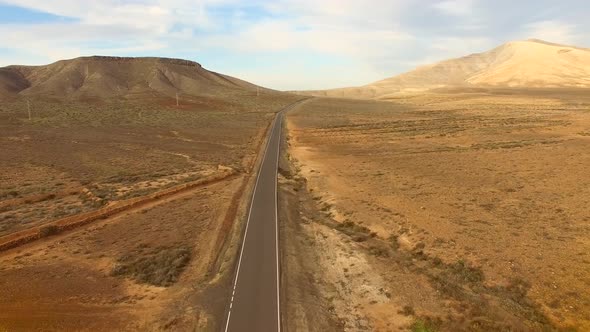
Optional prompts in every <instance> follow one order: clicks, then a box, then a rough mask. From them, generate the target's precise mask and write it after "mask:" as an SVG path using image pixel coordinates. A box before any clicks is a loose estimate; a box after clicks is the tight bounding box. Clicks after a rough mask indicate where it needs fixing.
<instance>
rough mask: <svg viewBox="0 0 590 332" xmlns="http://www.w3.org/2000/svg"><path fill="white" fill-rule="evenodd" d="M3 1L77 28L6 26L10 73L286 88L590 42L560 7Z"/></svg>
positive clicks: (399, 0)
mask: <svg viewBox="0 0 590 332" xmlns="http://www.w3.org/2000/svg"><path fill="white" fill-rule="evenodd" d="M2 4H4V6H17V7H19V8H27V9H29V10H33V11H36V12H43V13H48V14H52V15H55V16H57V17H65V18H67V19H65V20H55V21H44V22H38V23H35V22H31V21H30V20H29V21H27V20H23V22H22V23H19V22H18V20H11V23H10V24H6V23H4V24H2V23H1V22H0V35H1V36H3V45H5V46H4V47H5V48H9V50H10V52H3V53H4V54H2V56H1V57H0V65H7V64H12V63H22V62H26V64H41V63H47V62H50V61H55V60H59V59H63V58H72V57H76V56H81V55H92V54H104V55H107V54H108V55H120V56H169V57H184V58H188V59H191V60H195V61H197V62H200V63H202V64H203V65H204V66H205V67H210V66H209V63H211V64H215V67H213V68H211V69H213V70H216V71H219V72H224V73H228V74H233V75H238V76H240V78H243V79H246V80H254V81H256V82H257V83H260V84H263V85H267V86H270V87H273V88H278V89H281V88H285V89H305V88H311V87H313V88H330V87H337V86H340V85H361V84H366V83H369V82H370V81H373V80H378V79H382V78H385V77H389V76H393V75H395V74H398V73H401V72H403V71H407V70H410V69H412V68H413V67H415V66H416V65H419V64H424V63H426V62H435V61H440V60H444V59H446V58H449V57H457V56H462V55H465V54H469V53H473V52H481V51H485V50H487V49H489V48H492V47H494V46H496V45H498V44H501V43H502V42H505V41H508V40H510V39H522V38H530V37H536V38H540V39H545V40H548V41H554V42H561V43H583V42H584V41H586V42H590V40H588V39H589V38H588V37H584V34H583V32H585V31H587V30H588V29H589V28H590V26H589V25H588V24H589V23H586V19H585V17H584V15H579V12H584V11H583V10H579V8H578V7H579V6H570V7H571V8H569V7H568V8H564V7H563V6H555V5H553V3H552V2H551V1H549V0H538V1H535V2H533V1H532V0H531V1H522V2H513V0H511V1H508V0H498V1H494V2H485V1H479V0H442V1H433V0H432V1H420V2H418V1H411V0H367V1H358V0H321V1H318V0H250V1H247V2H245V1H243V0H96V1H77V0H76V1H74V0H52V1H47V0H0V9H1V6H2ZM506 6H510V8H511V10H510V12H508V13H507V12H506ZM535 8H539V10H535ZM576 8H578V10H576ZM541 9H542V10H541ZM582 9H583V8H582ZM25 11H26V10H25ZM522 22H530V23H525V24H523V23H522ZM564 22H567V24H566V23H564ZM580 46H584V45H580ZM301 58H305V61H300V59H301ZM222 59H224V61H222ZM261 59H264V60H261ZM287 59H288V61H287ZM335 64H338V65H335ZM252 68H255V70H253V69H252ZM306 68H310V69H309V70H306ZM242 75H243V76H242ZM318 75H321V78H318ZM306 82H307V83H306Z"/></svg>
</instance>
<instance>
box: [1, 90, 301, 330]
mask: <svg viewBox="0 0 590 332" xmlns="http://www.w3.org/2000/svg"><path fill="white" fill-rule="evenodd" d="M141 97H142V98H139V97H137V98H126V99H124V98H116V99H115V98H113V99H103V100H102V101H100V102H98V101H92V100H82V101H80V100H78V101H63V102H58V101H51V100H48V99H45V100H41V99H34V98H30V100H31V109H32V119H31V120H29V119H28V115H27V108H26V102H25V100H24V99H18V98H13V99H10V100H7V101H3V102H2V103H1V104H0V151H2V153H1V156H0V236H7V235H9V234H11V233H14V232H17V231H22V230H25V229H30V228H32V227H38V226H42V225H47V224H48V223H51V222H52V221H54V220H56V219H60V218H63V217H66V216H69V215H75V214H78V213H81V212H84V211H91V210H96V209H98V208H102V207H107V206H110V205H112V204H113V203H115V202H118V201H121V200H125V199H129V198H132V197H142V196H145V195H147V194H150V193H153V192H158V191H161V190H163V189H165V188H169V187H173V186H175V185H179V184H182V183H186V182H190V181H194V180H199V179H203V178H206V177H209V176H212V175H215V174H218V173H223V172H227V170H228V168H230V169H232V170H233V171H232V173H233V174H234V175H233V176H230V177H228V178H227V179H225V180H223V181H221V182H216V183H212V184H209V185H205V186H201V187H197V188H196V189H194V190H189V191H185V192H182V193H180V194H178V195H175V196H173V197H168V198H165V199H162V200H160V201H156V202H149V203H147V204H144V205H142V206H140V207H136V208H135V209H134V210H131V211H129V212H127V213H124V214H119V215H115V216H114V217H110V218H107V219H105V220H99V221H96V222H95V223H92V224H90V225H89V226H85V227H82V228H80V229H77V230H74V231H71V232H66V233H64V234H60V235H57V236H50V237H47V238H46V239H42V240H40V241H38V242H34V243H31V244H28V245H25V246H22V247H19V248H16V249H12V250H9V251H6V252H4V253H2V255H0V330H1V329H2V328H6V329H8V330H19V329H42V330H73V329H81V328H87V329H96V330H105V329H107V330H112V329H135V328H137V329H142V330H144V329H156V330H158V329H163V328H171V329H184V328H187V326H198V327H199V328H201V329H209V328H215V326H216V324H217V323H218V322H217V321H216V320H215V319H217V318H221V316H222V313H223V310H224V309H225V307H224V306H225V295H226V292H225V288H223V287H222V286H220V284H219V283H218V282H217V279H216V278H217V277H216V273H217V271H218V269H219V268H220V266H221V264H222V263H223V260H224V259H225V258H224V257H219V256H218V254H219V253H220V252H221V246H222V245H223V244H224V243H225V238H226V236H227V235H228V232H229V231H230V229H231V227H232V226H231V225H232V224H233V221H234V218H235V217H236V213H238V207H239V206H240V204H241V203H240V202H241V201H242V200H245V199H244V198H242V194H243V193H244V192H246V191H247V183H248V180H249V179H250V178H251V174H252V169H253V166H254V162H255V158H256V156H257V154H258V149H259V147H260V144H261V143H262V142H263V137H264V135H265V132H266V129H267V126H268V124H269V123H270V120H271V119H272V117H273V116H274V112H276V111H278V110H280V109H281V108H282V107H283V106H285V105H287V104H289V103H291V102H293V101H295V100H297V99H299V97H294V96H287V95H282V94H277V93H267V92H266V91H265V92H263V93H261V94H260V96H257V94H256V92H255V91H254V92H252V91H242V92H240V91H237V92H233V93H226V94H225V95H222V96H219V95H218V96H212V97H206V96H202V97H186V96H183V97H181V105H180V107H176V105H175V100H174V99H173V98H166V97H161V96H160V97H157V96H150V95H143V96H141ZM47 235H50V234H47ZM203 292H219V293H217V294H216V293H211V294H209V293H207V294H209V295H203ZM215 294H216V295H215ZM203 299H209V300H207V301H209V302H204V300H203ZM218 316H219V317H218Z"/></svg>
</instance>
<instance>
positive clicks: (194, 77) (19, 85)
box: [0, 56, 257, 99]
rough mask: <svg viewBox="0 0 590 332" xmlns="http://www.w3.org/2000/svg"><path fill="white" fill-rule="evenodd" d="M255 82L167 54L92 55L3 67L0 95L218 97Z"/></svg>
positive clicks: (76, 97) (247, 87)
mask: <svg viewBox="0 0 590 332" xmlns="http://www.w3.org/2000/svg"><path fill="white" fill-rule="evenodd" d="M256 89H257V86H255V85H253V84H250V83H248V82H245V81H242V80H239V79H237V78H233V77H230V76H226V75H222V74H218V73H215V72H212V71H208V70H206V69H204V68H203V67H201V65H200V64H198V63H196V62H192V61H187V60H179V59H167V58H121V57H104V56H92V57H82V58H77V59H72V60H62V61H58V62H55V63H52V64H50V65H46V66H8V67H4V68H0V98H1V97H15V96H41V97H50V98H58V99H62V98H63V99H66V98H69V99H83V98H110V97H130V96H141V95H145V94H146V93H147V94H164V95H168V96H174V95H175V94H176V93H177V92H179V93H182V94H188V95H199V96H202V95H219V94H225V93H229V92H231V91H235V90H256Z"/></svg>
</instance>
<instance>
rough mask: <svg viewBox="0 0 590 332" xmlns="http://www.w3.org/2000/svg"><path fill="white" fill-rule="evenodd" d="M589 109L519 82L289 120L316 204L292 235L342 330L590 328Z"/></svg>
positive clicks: (341, 107)
mask: <svg viewBox="0 0 590 332" xmlns="http://www.w3.org/2000/svg"><path fill="white" fill-rule="evenodd" d="M589 105H590V100H589V99H588V98H587V97H585V96H584V95H583V94H582V95H577V94H575V93H569V94H568V93H564V94H553V95H552V96H549V97H541V96H532V95H527V94H526V93H525V92H518V91H512V92H511V93H510V94H509V95H502V94H499V95H493V94H478V93H458V94H438V95H436V94H430V95H415V96H412V97H406V98H399V99H395V100H393V101H392V102H388V103H386V102H375V101H351V100H337V99H317V100H315V101H313V102H310V103H308V104H306V105H305V106H304V107H302V108H301V109H299V110H296V111H294V112H292V113H290V115H289V120H288V129H289V144H290V148H289V153H290V157H291V159H292V163H293V165H294V166H295V168H296V169H297V172H296V174H298V175H297V176H299V177H300V178H301V179H305V180H302V181H300V182H302V183H303V184H304V186H303V188H304V189H302V190H301V191H299V193H298V194H297V195H299V196H301V195H302V194H301V193H302V192H303V193H305V194H306V195H310V196H311V197H312V198H311V199H312V200H313V201H314V202H315V206H316V213H315V215H313V214H312V215H311V216H309V217H307V218H308V221H307V222H306V223H303V222H302V224H301V229H300V230H299V231H298V232H296V233H297V234H301V235H300V236H304V237H305V238H306V239H308V241H309V242H308V243H307V245H308V246H309V247H311V249H308V250H310V251H316V252H317V254H316V255H315V257H314V263H309V264H310V265H312V266H313V265H314V264H316V265H317V266H318V267H317V268H316V270H317V271H319V272H318V273H320V275H319V276H318V280H321V281H318V283H319V285H320V286H319V287H320V289H319V290H318V292H319V294H323V295H322V296H323V297H324V298H327V299H329V298H333V299H334V300H333V306H334V312H335V315H336V317H338V319H339V320H340V321H341V322H343V324H344V325H343V326H344V327H345V329H347V330H351V331H352V330H358V329H365V330H371V329H375V330H391V329H394V328H398V329H408V328H413V329H416V328H418V327H420V325H421V324H422V325H425V326H430V327H432V328H436V329H440V330H469V329H479V330H497V329H502V328H504V329H506V328H509V329H517V330H539V329H543V328H545V329H552V328H555V329H557V328H568V327H573V328H577V329H580V330H585V329H588V328H590V320H588V317H590V293H589V292H588V289H590V287H589V286H590V279H589V278H590V254H588V253H589V252H590V250H589V249H590V248H589V246H590V242H588V234H589V231H590V228H589V227H590V226H588V222H589V221H590V215H588V210H587V209H586V208H585V207H586V206H587V205H588V203H589V202H590V192H589V191H588V186H587V185H586V184H587V183H588V182H589V181H590V178H589V177H588V175H587V174H588V172H586V171H585V169H586V168H587V165H589V164H590V154H588V151H590V150H589V148H590V146H589V145H590V139H589V137H590V136H589V134H588V132H589V131H590V113H588V109H589ZM325 218H328V220H329V221H327V222H326V221H322V220H324V219H325ZM358 266H361V267H362V268H360V269H359V270H357V269H356V267H358ZM344 269H347V272H343V271H344ZM339 270H340V271H339ZM356 273H359V274H360V277H357V276H355V274H356ZM346 275H353V276H355V277H353V278H346ZM359 280H364V281H365V282H366V284H367V285H368V286H364V287H363V285H362V284H357V283H356V282H359ZM338 284H344V285H347V286H342V287H343V288H341V289H339V287H338V286H337V285H338ZM371 287H372V288H371ZM381 288H382V289H386V290H388V292H389V294H390V297H388V298H378V297H376V298H374V299H373V300H371V301H373V302H374V304H375V305H376V307H375V308H372V307H371V306H370V304H371V303H372V302H369V304H366V303H363V301H364V299H365V298H366V297H369V298H371V296H377V295H378V294H375V293H371V291H370V289H373V291H374V289H381ZM330 294H332V295H330ZM367 294H373V295H367ZM381 303H383V304H381ZM379 306H380V307H379ZM388 306H389V307H388ZM395 308H401V310H399V312H402V313H404V314H405V315H406V316H407V317H408V319H406V320H400V319H399V317H397V315H396V312H397V311H396V310H395ZM354 324H360V325H354ZM388 324H389V325H388Z"/></svg>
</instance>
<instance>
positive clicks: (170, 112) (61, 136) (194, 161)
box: [0, 92, 298, 235]
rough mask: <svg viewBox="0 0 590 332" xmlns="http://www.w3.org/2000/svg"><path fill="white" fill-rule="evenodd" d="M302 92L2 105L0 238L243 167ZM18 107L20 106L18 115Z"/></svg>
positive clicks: (247, 165) (245, 166) (246, 167)
mask: <svg viewBox="0 0 590 332" xmlns="http://www.w3.org/2000/svg"><path fill="white" fill-rule="evenodd" d="M297 98H298V97H290V96H284V95H277V94H272V95H270V94H261V95H260V96H258V97H256V96H255V95H252V94H251V93H250V94H248V93H247V92H243V93H242V95H239V94H238V93H237V92H236V95H229V96H225V97H217V98H213V97H191V100H190V103H189V102H188V101H186V102H185V103H184V104H183V105H182V107H181V108H177V107H176V106H174V105H173V100H172V99H170V100H167V99H163V98H153V97H152V99H149V100H145V101H141V100H131V101H124V100H111V101H108V100H107V101H103V102H101V103H88V102H74V101H72V102H62V103H58V102H50V101H42V100H37V101H33V102H32V105H33V110H34V112H33V113H34V117H33V120H32V121H29V120H28V119H27V117H26V116H25V115H26V104H25V103H24V102H23V101H12V102H6V103H2V106H1V107H0V119H2V122H3V128H2V131H1V133H0V149H1V150H2V156H1V157H0V170H1V172H0V235H6V234H9V233H12V232H15V231H18V230H22V229H26V228H29V227H33V226H38V225H41V224H44V223H46V222H48V221H51V220H54V219H58V218H62V217H66V216H69V215H74V214H78V213H81V212H86V211H90V210H94V209H96V208H99V207H102V206H104V205H106V204H109V203H110V202H113V201H119V200H124V199H128V198H132V197H138V196H144V195H147V194H150V193H153V192H155V191H158V190H162V189H165V188H168V187H171V186H174V185H178V184H181V183H186V182H189V181H194V180H197V179H199V178H203V177H206V176H208V175H211V174H212V173H214V172H217V170H218V167H219V166H220V165H221V166H223V167H231V168H233V169H236V170H238V171H247V170H248V167H249V166H250V163H251V161H252V158H253V157H254V156H255V154H256V148H257V146H258V142H259V140H260V135H262V134H263V132H264V130H265V128H266V125H267V124H268V121H269V120H270V118H271V117H272V115H273V113H274V112H275V111H277V110H279V109H280V108H281V107H282V106H284V105H286V104H288V103H290V102H291V101H293V100H295V99H297ZM23 112H24V113H23Z"/></svg>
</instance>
